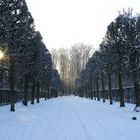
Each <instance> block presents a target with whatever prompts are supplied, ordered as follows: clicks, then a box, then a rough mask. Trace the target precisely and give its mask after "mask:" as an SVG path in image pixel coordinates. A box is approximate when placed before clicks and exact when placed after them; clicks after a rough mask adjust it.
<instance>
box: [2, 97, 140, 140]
mask: <svg viewBox="0 0 140 140" xmlns="http://www.w3.org/2000/svg"><path fill="white" fill-rule="evenodd" d="M133 109H134V105H129V104H126V108H120V107H119V104H118V103H114V105H113V106H111V105H109V104H108V102H107V103H102V102H101V101H100V102H98V101H94V100H89V99H84V98H79V97H73V96H71V97H59V98H56V99H50V100H47V101H44V100H42V101H41V103H40V104H35V105H29V106H28V107H24V106H22V104H17V105H16V112H15V113H11V112H9V106H4V107H0V125H1V130H0V140H139V139H140V113H138V112H134V111H133ZM133 116H136V117H137V120H132V117H133Z"/></svg>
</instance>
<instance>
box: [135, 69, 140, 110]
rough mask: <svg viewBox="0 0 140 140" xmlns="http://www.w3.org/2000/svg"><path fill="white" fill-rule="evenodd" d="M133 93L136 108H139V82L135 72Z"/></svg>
mask: <svg viewBox="0 0 140 140" xmlns="http://www.w3.org/2000/svg"><path fill="white" fill-rule="evenodd" d="M134 93H135V99H136V107H138V106H140V91H139V82H138V79H137V76H136V73H135V72H134Z"/></svg>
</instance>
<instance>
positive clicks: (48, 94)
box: [47, 86, 64, 99]
mask: <svg viewBox="0 0 140 140" xmlns="http://www.w3.org/2000/svg"><path fill="white" fill-rule="evenodd" d="M63 95H64V94H63ZM47 99H50V86H48V87H47Z"/></svg>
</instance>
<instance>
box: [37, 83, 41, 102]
mask: <svg viewBox="0 0 140 140" xmlns="http://www.w3.org/2000/svg"><path fill="white" fill-rule="evenodd" d="M39 88H40V86H39V81H37V103H39V96H40V93H39V92H40V91H39Z"/></svg>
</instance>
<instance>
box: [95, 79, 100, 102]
mask: <svg viewBox="0 0 140 140" xmlns="http://www.w3.org/2000/svg"><path fill="white" fill-rule="evenodd" d="M96 95H97V100H98V101H100V95H99V85H98V79H97V78H96Z"/></svg>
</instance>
